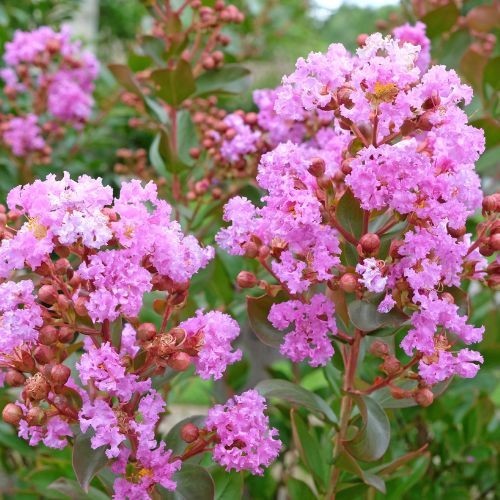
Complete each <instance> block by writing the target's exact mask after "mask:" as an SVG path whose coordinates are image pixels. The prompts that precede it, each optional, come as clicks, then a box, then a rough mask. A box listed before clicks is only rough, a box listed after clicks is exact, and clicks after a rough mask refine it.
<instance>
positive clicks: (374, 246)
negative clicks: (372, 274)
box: [359, 233, 380, 255]
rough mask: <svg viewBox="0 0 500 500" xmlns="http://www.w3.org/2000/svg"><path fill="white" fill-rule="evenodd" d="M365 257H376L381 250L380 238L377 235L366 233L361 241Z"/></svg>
mask: <svg viewBox="0 0 500 500" xmlns="http://www.w3.org/2000/svg"><path fill="white" fill-rule="evenodd" d="M359 244H360V245H361V249H362V251H363V254H364V255H376V254H377V253H378V251H379V249H380V238H379V236H378V235H377V234H375V233H366V234H364V235H363V236H361V239H360V240H359Z"/></svg>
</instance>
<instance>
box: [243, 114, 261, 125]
mask: <svg viewBox="0 0 500 500" xmlns="http://www.w3.org/2000/svg"><path fill="white" fill-rule="evenodd" d="M258 118H259V117H258V115H257V113H247V114H246V115H245V123H247V124H248V125H255V124H256V123H257V120H258Z"/></svg>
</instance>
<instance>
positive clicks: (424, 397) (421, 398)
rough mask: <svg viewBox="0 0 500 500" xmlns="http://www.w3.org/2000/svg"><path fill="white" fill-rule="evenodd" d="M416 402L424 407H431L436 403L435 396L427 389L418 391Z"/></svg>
mask: <svg viewBox="0 0 500 500" xmlns="http://www.w3.org/2000/svg"><path fill="white" fill-rule="evenodd" d="M413 399H414V400H415V402H416V403H417V404H418V405H420V406H423V407H426V406H429V405H431V404H432V402H433V401H434V394H433V393H432V391H431V390H430V389H428V388H427V387H425V388H423V389H418V390H417V392H416V393H415V395H414V396H413Z"/></svg>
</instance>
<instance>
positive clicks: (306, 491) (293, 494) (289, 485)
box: [286, 477, 318, 500]
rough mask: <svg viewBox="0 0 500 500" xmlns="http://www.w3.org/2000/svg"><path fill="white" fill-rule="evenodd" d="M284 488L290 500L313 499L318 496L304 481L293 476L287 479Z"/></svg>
mask: <svg viewBox="0 0 500 500" xmlns="http://www.w3.org/2000/svg"><path fill="white" fill-rule="evenodd" d="M286 489H287V493H288V495H289V497H290V500H315V499H316V498H318V497H317V496H316V495H315V494H314V493H313V491H312V490H311V488H310V487H309V486H308V485H307V484H306V483H304V481H301V480H300V479H295V478H294V477H290V478H289V479H288V481H287V482H286Z"/></svg>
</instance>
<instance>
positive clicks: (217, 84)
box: [196, 65, 250, 96]
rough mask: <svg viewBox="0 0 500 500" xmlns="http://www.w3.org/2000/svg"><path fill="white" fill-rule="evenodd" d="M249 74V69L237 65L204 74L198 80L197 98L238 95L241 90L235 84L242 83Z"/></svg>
mask: <svg viewBox="0 0 500 500" xmlns="http://www.w3.org/2000/svg"><path fill="white" fill-rule="evenodd" d="M249 74H250V71H249V70H248V69H247V68H244V67H243V66H236V65H226V66H224V67H222V68H221V69H214V70H212V71H207V72H205V73H202V74H201V75H200V76H199V78H198V79H197V80H196V96H204V95H213V94H220V93H227V94H237V93H239V92H240V91H241V90H239V89H238V87H239V86H238V85H235V83H236V82H242V81H243V80H245V79H246V77H247V76H248V75H249ZM240 87H241V85H240Z"/></svg>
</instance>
